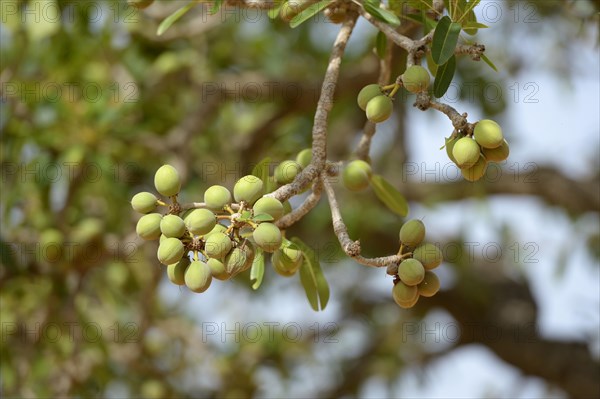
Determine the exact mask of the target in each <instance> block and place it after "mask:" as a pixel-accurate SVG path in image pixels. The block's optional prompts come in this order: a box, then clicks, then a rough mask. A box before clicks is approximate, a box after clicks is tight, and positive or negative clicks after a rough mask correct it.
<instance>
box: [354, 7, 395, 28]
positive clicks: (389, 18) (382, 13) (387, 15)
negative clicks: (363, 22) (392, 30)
mask: <svg viewBox="0 0 600 399" xmlns="http://www.w3.org/2000/svg"><path fill="white" fill-rule="evenodd" d="M377 3H378V2H376V3H373V2H365V3H364V4H363V7H364V9H365V11H366V12H368V13H369V14H371V15H372V16H373V17H375V18H376V19H378V20H380V21H382V22H385V23H388V24H390V25H392V26H394V27H396V26H400V19H399V18H398V17H397V16H396V14H394V13H393V12H391V11H388V10H384V9H383V8H379V7H378V5H376V4H377Z"/></svg>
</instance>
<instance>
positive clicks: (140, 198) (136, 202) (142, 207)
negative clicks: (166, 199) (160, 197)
mask: <svg viewBox="0 0 600 399" xmlns="http://www.w3.org/2000/svg"><path fill="white" fill-rule="evenodd" d="M156 201H157V198H156V195H154V194H152V193H148V192H141V193H137V194H136V195H134V196H133V198H132V199H131V207H132V208H133V209H134V210H135V211H136V212H139V213H150V212H153V211H154V210H155V209H156V205H157V203H156Z"/></svg>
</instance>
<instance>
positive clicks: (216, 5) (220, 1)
mask: <svg viewBox="0 0 600 399" xmlns="http://www.w3.org/2000/svg"><path fill="white" fill-rule="evenodd" d="M222 4H223V0H214V3H213V6H212V7H211V8H210V10H209V11H208V13H209V14H210V15H214V14H216V13H217V12H218V11H219V10H220V9H221V5H222Z"/></svg>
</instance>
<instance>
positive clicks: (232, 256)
mask: <svg viewBox="0 0 600 399" xmlns="http://www.w3.org/2000/svg"><path fill="white" fill-rule="evenodd" d="M247 247H249V245H246V248H243V249H242V248H234V249H232V250H231V252H229V254H228V255H227V256H226V257H225V271H226V272H227V273H228V274H229V275H231V276H232V277H233V276H235V275H237V274H239V273H241V272H243V271H244V270H246V269H247V268H248V266H249V265H252V256H251V255H253V254H252V250H251V249H250V250H249V249H248V248H247Z"/></svg>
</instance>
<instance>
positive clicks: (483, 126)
mask: <svg viewBox="0 0 600 399" xmlns="http://www.w3.org/2000/svg"><path fill="white" fill-rule="evenodd" d="M473 137H475V141H477V144H479V145H480V146H482V147H483V148H496V147H498V146H499V145H501V144H502V140H504V136H502V129H501V128H500V125H498V124H497V123H496V122H494V121H493V120H491V119H483V120H481V121H479V122H477V124H476V125H475V130H474V131H473Z"/></svg>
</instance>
